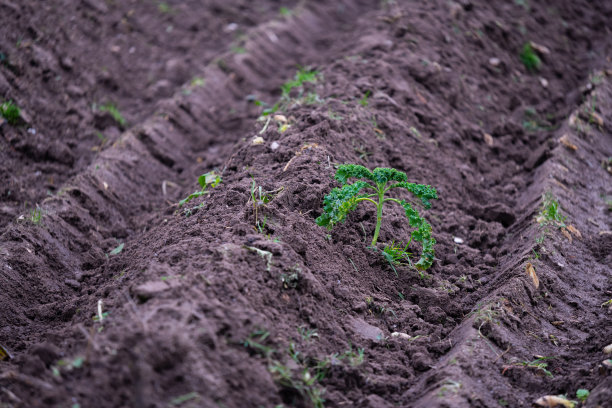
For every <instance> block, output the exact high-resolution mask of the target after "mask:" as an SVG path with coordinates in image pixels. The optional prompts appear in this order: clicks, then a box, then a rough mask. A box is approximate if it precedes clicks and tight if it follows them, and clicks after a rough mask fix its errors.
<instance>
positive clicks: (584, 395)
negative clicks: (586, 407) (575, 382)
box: [576, 388, 591, 403]
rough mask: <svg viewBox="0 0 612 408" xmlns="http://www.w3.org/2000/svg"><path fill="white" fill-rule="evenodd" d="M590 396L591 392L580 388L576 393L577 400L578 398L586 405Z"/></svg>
mask: <svg viewBox="0 0 612 408" xmlns="http://www.w3.org/2000/svg"><path fill="white" fill-rule="evenodd" d="M590 394H591V392H590V391H589V390H587V389H584V388H580V389H579V390H578V391H576V398H578V400H580V402H582V403H584V402H585V401H586V400H587V398H589V395H590Z"/></svg>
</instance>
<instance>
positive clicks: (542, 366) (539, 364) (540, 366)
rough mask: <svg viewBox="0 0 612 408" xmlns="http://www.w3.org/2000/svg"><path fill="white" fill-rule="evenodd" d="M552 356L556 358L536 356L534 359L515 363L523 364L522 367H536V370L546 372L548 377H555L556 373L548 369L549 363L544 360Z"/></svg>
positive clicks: (517, 364)
mask: <svg viewBox="0 0 612 408" xmlns="http://www.w3.org/2000/svg"><path fill="white" fill-rule="evenodd" d="M551 358H554V357H540V358H536V359H535V360H533V361H522V362H520V363H515V364H514V365H516V366H521V367H529V368H534V369H535V370H536V371H541V372H543V373H544V374H546V375H547V376H548V377H551V378H553V377H554V375H553V374H552V373H551V372H550V371H548V369H547V367H548V364H547V363H544V362H543V361H544V360H548V359H551Z"/></svg>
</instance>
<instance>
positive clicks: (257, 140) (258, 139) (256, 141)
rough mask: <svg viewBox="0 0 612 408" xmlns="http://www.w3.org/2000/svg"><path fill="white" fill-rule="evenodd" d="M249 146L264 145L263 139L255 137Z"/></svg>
mask: <svg viewBox="0 0 612 408" xmlns="http://www.w3.org/2000/svg"><path fill="white" fill-rule="evenodd" d="M251 144H253V145H260V144H264V138H263V137H261V136H256V137H254V138H253V141H252V142H251Z"/></svg>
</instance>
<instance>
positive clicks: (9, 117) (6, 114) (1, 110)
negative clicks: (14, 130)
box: [0, 101, 21, 126]
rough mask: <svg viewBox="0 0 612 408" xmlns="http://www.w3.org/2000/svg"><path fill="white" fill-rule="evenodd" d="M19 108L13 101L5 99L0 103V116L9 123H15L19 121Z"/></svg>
mask: <svg viewBox="0 0 612 408" xmlns="http://www.w3.org/2000/svg"><path fill="white" fill-rule="evenodd" d="M20 114H21V110H20V109H19V108H18V107H17V105H15V104H14V103H13V101H6V102H3V103H2V104H1V105H0V116H1V117H3V118H4V119H6V121H7V122H8V123H9V124H10V125H13V126H14V125H17V124H18V123H19V115H20Z"/></svg>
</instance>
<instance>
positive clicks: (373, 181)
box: [316, 164, 438, 270]
mask: <svg viewBox="0 0 612 408" xmlns="http://www.w3.org/2000/svg"><path fill="white" fill-rule="evenodd" d="M335 178H336V180H337V181H339V182H340V184H341V185H342V187H339V188H334V189H333V190H332V191H331V192H330V193H329V194H328V195H326V196H325V198H324V200H323V214H321V216H320V217H318V218H317V220H316V222H317V224H318V225H320V226H324V227H327V228H328V229H330V230H331V229H332V228H333V227H334V226H335V225H336V224H338V223H339V222H342V221H344V220H345V219H346V216H347V214H348V213H349V212H351V211H353V210H355V209H356V208H357V205H358V204H359V203H360V202H363V201H366V202H370V203H372V204H374V205H375V206H376V228H375V231H374V237H373V238H372V243H371V246H372V247H375V246H376V242H377V241H378V235H379V233H380V227H381V224H382V216H383V206H384V204H385V203H387V202H393V203H396V204H399V205H400V206H402V208H403V209H404V211H405V214H406V217H407V218H408V222H409V224H410V226H411V227H413V228H415V230H414V231H412V233H411V235H410V240H411V241H412V240H413V239H414V240H415V241H418V242H421V244H422V246H423V251H422V254H421V258H420V259H419V261H418V262H417V263H416V264H415V266H416V267H417V268H418V269H421V270H425V269H427V268H429V267H430V266H431V265H432V263H433V260H434V245H435V243H436V240H435V239H434V238H433V237H432V235H431V226H430V225H429V223H428V222H427V221H425V219H424V218H422V217H421V216H420V215H419V213H418V211H417V210H416V209H415V208H413V206H412V204H411V203H409V202H407V201H405V200H398V199H397V198H393V197H387V196H386V195H388V193H389V192H390V191H391V190H393V189H396V188H403V189H406V190H408V191H410V192H411V193H412V194H414V195H415V196H416V197H418V198H419V199H420V200H421V202H422V204H423V206H424V207H425V208H430V207H431V203H430V201H429V200H432V199H437V198H438V195H437V193H436V190H435V189H434V188H433V187H431V186H428V185H423V184H414V183H408V182H407V179H408V178H407V176H406V174H405V173H403V172H401V171H398V170H395V169H391V168H383V167H379V168H376V169H374V170H373V171H370V170H368V169H367V168H365V167H363V166H360V165H355V164H343V165H340V166H338V170H337V171H336V176H335ZM351 178H355V179H358V180H357V181H355V182H354V183H352V184H349V182H348V181H349V179H351ZM359 179H365V180H367V181H363V180H359ZM362 190H369V191H371V193H368V192H366V193H362V192H361V191H362Z"/></svg>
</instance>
